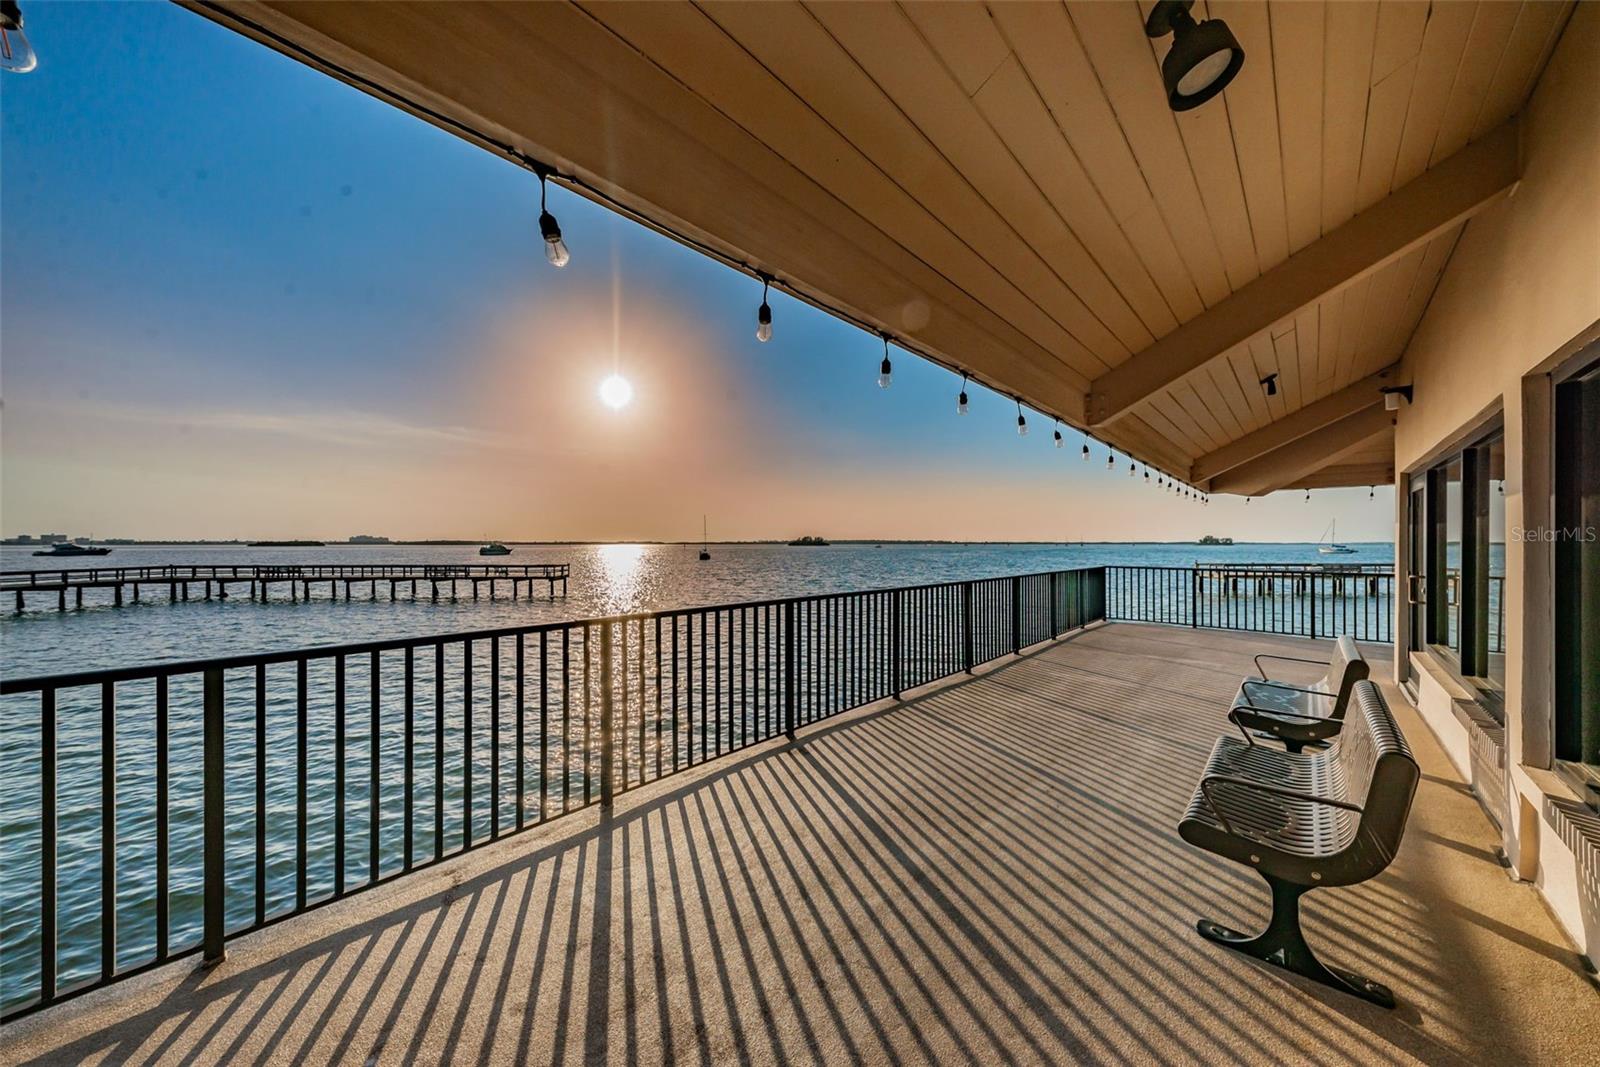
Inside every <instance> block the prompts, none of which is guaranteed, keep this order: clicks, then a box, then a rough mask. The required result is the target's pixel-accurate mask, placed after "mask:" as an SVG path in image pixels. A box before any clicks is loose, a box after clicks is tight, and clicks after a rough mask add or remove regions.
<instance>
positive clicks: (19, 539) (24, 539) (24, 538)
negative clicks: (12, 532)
mask: <svg viewBox="0 0 1600 1067" xmlns="http://www.w3.org/2000/svg"><path fill="white" fill-rule="evenodd" d="M5 543H6V544H8V545H31V544H33V534H18V535H17V536H15V537H8V538H6V541H5Z"/></svg>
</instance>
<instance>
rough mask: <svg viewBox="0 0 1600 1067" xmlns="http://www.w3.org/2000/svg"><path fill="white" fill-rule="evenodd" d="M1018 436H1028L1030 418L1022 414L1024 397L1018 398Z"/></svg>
mask: <svg viewBox="0 0 1600 1067" xmlns="http://www.w3.org/2000/svg"><path fill="white" fill-rule="evenodd" d="M1017 436H1018V437H1026V436H1028V420H1027V419H1026V418H1024V417H1023V414H1022V399H1021V398H1020V397H1019V398H1018V399H1017Z"/></svg>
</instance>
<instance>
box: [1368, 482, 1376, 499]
mask: <svg viewBox="0 0 1600 1067" xmlns="http://www.w3.org/2000/svg"><path fill="white" fill-rule="evenodd" d="M1377 495H1378V490H1377V487H1376V486H1371V485H1369V486H1367V499H1368V500H1371V499H1372V498H1373V497H1375V496H1377Z"/></svg>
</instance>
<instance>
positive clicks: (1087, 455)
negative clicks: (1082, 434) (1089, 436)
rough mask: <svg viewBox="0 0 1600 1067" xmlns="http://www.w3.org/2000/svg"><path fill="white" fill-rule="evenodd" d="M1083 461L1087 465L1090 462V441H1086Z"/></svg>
mask: <svg viewBox="0 0 1600 1067" xmlns="http://www.w3.org/2000/svg"><path fill="white" fill-rule="evenodd" d="M1083 461H1084V462H1085V463H1087V462H1089V442H1088V441H1085V442H1084V443H1083Z"/></svg>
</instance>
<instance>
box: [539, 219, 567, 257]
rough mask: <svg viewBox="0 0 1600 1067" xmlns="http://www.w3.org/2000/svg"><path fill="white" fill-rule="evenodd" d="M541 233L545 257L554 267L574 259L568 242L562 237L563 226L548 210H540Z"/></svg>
mask: <svg viewBox="0 0 1600 1067" xmlns="http://www.w3.org/2000/svg"><path fill="white" fill-rule="evenodd" d="M539 235H540V236H541V237H543V238H544V258H545V259H547V260H549V261H550V265H551V266H552V267H565V266H566V265H567V264H568V263H569V262H570V261H571V260H572V253H571V252H569V251H568V250H567V242H565V241H563V240H562V239H561V227H560V226H559V225H557V223H556V217H555V216H554V215H552V214H550V212H548V211H541V212H539Z"/></svg>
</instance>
